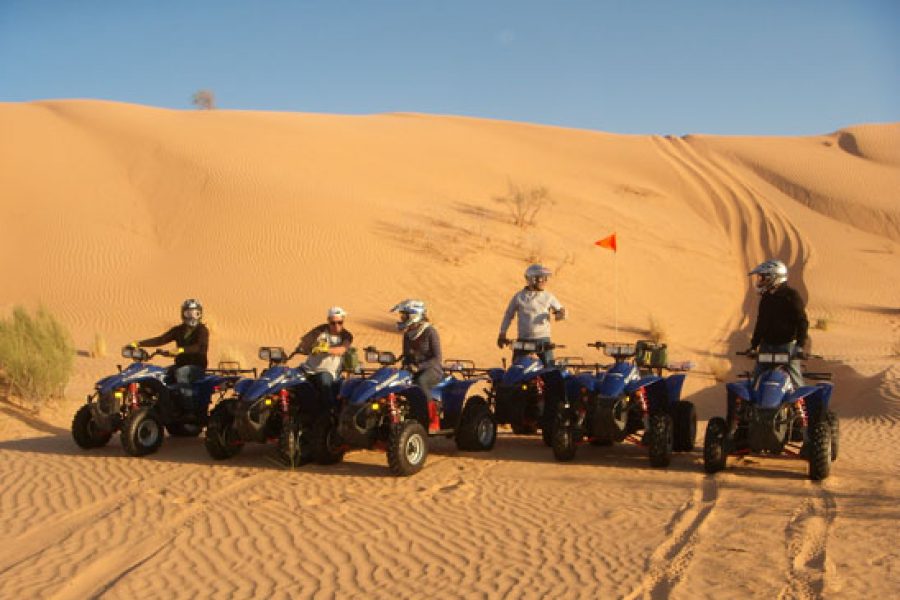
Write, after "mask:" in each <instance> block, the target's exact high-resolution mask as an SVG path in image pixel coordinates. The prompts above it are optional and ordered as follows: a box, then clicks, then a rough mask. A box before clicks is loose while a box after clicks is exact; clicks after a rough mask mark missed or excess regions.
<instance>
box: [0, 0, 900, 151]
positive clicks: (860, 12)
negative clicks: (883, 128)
mask: <svg viewBox="0 0 900 600" xmlns="http://www.w3.org/2000/svg"><path fill="white" fill-rule="evenodd" d="M201 88H208V89H211V90H213V91H214V93H215V95H216V100H217V104H218V106H219V107H220V108H229V109H255V110H280V111H302V112H327V113H352V114H359V113H363V114H365V113H379V112H393V111H410V112H424V113H439V114H458V115H471V116H480V117H490V118H500V119H510V120H517V121H529V122H536V123H546V124H551V125H563V126H568V127H579V128H588V129H599V130H604V131H614V132H621V133H660V134H667V133H673V134H684V133H733V134H815V133H826V132H830V131H833V130H835V129H837V128H839V127H842V126H845V125H850V124H855V123H861V122H883V121H900V0H881V1H875V0H872V1H867V0H856V1H849V0H847V1H832V0H822V1H817V2H816V1H807V0H797V1H768V0H758V1H749V0H730V1H725V0H720V1H706V2H699V1H691V0H683V1H675V0H673V1H669V2H662V1H660V2H641V1H637V0H635V1H631V2H625V1H617V2H613V1H609V2H606V1H599V0H598V1H593V2H587V1H574V0H573V1H563V0H558V1H543V2H538V1H533V0H519V1H512V0H503V1H494V2H492V1H490V0H481V1H470V0H459V1H451V0H444V1H437V0H430V1H429V0H419V1H412V0H410V1H400V0H397V1H388V0H384V1H380V2H376V1H362V0H360V1H356V2H351V1H348V0H332V1H325V0H322V1H318V2H308V1H294V2H288V1H275V0H272V1H266V0H258V1H246V2H236V1H230V0H215V1H214V0H194V1H191V0H181V1H170V0H145V1H135V0H106V1H98V0H55V1H51V0H0V101H27V100H36V99H45V98H103V99H109V100H120V101H125V102H137V103H142V104H150V105H154V106H162V107H169V108H190V107H191V103H190V99H191V95H192V93H193V92H194V91H196V90H198V89H201Z"/></svg>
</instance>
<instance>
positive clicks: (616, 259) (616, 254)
mask: <svg viewBox="0 0 900 600" xmlns="http://www.w3.org/2000/svg"><path fill="white" fill-rule="evenodd" d="M613 280H614V281H615V284H614V287H613V294H614V295H615V305H616V320H615V323H616V341H617V342H618V341H619V251H618V250H616V251H614V252H613Z"/></svg>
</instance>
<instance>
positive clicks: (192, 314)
mask: <svg viewBox="0 0 900 600" xmlns="http://www.w3.org/2000/svg"><path fill="white" fill-rule="evenodd" d="M202 318H203V305H202V304H200V301H199V300H194V299H193V298H188V299H187V300H185V301H184V302H182V303H181V322H182V323H184V324H185V325H187V326H188V327H196V326H197V325H198V324H199V323H200V319H202Z"/></svg>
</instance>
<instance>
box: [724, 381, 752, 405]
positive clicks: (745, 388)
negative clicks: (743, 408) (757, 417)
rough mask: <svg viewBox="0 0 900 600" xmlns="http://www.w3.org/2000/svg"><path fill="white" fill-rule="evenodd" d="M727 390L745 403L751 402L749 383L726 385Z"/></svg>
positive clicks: (738, 382) (740, 382)
mask: <svg viewBox="0 0 900 600" xmlns="http://www.w3.org/2000/svg"><path fill="white" fill-rule="evenodd" d="M725 389H726V390H727V391H728V394H729V395H731V396H734V397H736V398H740V399H741V400H743V401H745V402H749V401H750V400H751V395H750V382H749V381H732V382H731V383H726V384H725Z"/></svg>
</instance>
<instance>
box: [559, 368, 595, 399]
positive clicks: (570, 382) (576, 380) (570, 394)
mask: <svg viewBox="0 0 900 600" xmlns="http://www.w3.org/2000/svg"><path fill="white" fill-rule="evenodd" d="M597 383H598V381H597V379H596V378H595V377H594V376H592V375H590V374H589V373H579V374H577V375H573V376H571V377H567V378H566V398H569V399H576V398H579V397H580V396H581V390H582V388H583V389H586V390H587V391H588V393H591V392H593V391H594V388H595V387H596V385H597Z"/></svg>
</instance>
